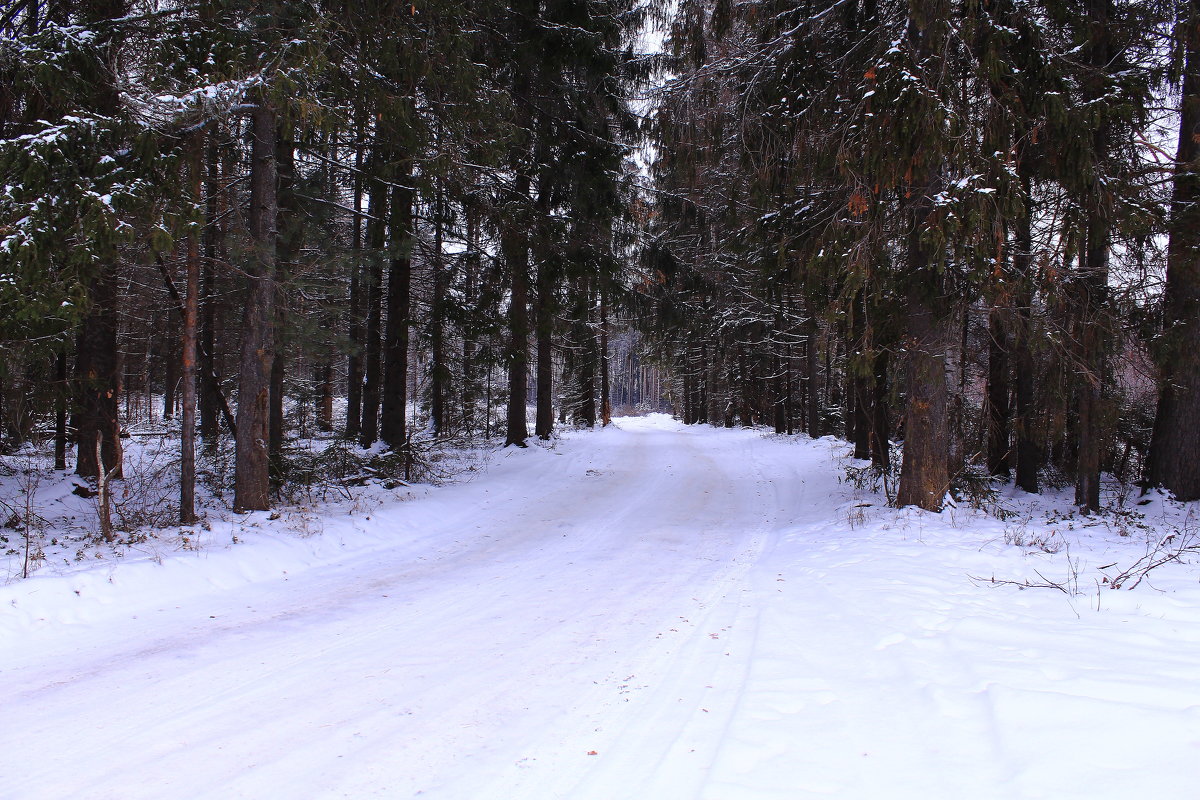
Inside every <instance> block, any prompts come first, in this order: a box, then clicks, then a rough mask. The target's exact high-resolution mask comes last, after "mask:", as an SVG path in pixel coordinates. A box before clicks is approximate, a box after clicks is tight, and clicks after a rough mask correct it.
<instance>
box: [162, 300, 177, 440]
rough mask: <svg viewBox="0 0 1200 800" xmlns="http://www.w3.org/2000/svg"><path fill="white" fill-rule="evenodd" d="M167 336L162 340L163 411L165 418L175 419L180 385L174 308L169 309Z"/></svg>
mask: <svg viewBox="0 0 1200 800" xmlns="http://www.w3.org/2000/svg"><path fill="white" fill-rule="evenodd" d="M166 321H167V324H166V337H165V338H164V340H163V342H162V354H163V413H162V418H163V419H164V420H172V419H175V407H176V405H177V402H176V393H175V389H176V388H177V387H178V386H179V359H178V358H177V357H176V355H177V354H178V352H179V347H178V345H179V337H180V332H179V323H178V321H177V320H176V316H175V311H174V309H168V310H167V320H166Z"/></svg>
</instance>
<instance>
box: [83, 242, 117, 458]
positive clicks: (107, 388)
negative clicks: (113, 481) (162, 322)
mask: <svg viewBox="0 0 1200 800" xmlns="http://www.w3.org/2000/svg"><path fill="white" fill-rule="evenodd" d="M88 296H89V299H90V300H91V306H90V309H89V311H88V314H87V316H86V317H85V318H84V320H83V326H82V327H81V329H80V331H79V337H78V344H77V346H76V367H75V374H76V380H77V383H78V393H79V396H78V399H77V401H76V408H77V413H76V423H75V429H76V434H75V439H76V442H77V444H78V446H77V447H76V448H75V454H76V459H75V472H76V473H77V474H78V475H80V476H82V477H84V478H99V477H101V468H100V465H98V464H97V463H96V446H95V444H96V441H97V439H101V440H102V441H103V447H102V448H101V453H102V456H101V457H102V458H103V460H104V464H103V472H104V473H105V474H107V473H110V472H112V473H113V477H114V478H120V477H121V429H120V424H119V422H118V420H117V408H118V402H119V398H120V393H121V374H122V362H121V357H120V351H119V350H118V349H117V327H118V321H117V320H118V307H117V306H118V291H117V274H116V265H115V264H105V265H103V266H102V267H101V268H100V274H98V275H97V276H96V277H95V278H94V279H93V280H92V283H91V290H90V291H89V293H88ZM114 470H115V472H114Z"/></svg>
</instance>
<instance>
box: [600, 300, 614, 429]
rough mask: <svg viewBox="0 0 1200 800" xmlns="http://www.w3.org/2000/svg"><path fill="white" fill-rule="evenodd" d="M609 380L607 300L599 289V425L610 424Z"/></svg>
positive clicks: (610, 388)
mask: <svg viewBox="0 0 1200 800" xmlns="http://www.w3.org/2000/svg"><path fill="white" fill-rule="evenodd" d="M610 383H611V379H610V376H609V370H608V300H607V297H606V296H605V292H604V287H603V286H602V287H601V288H600V425H601V426H602V427H603V426H606V425H608V424H609V423H610V422H612V397H611V394H610V393H611V391H612V387H611V386H610Z"/></svg>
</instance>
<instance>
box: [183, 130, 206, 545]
mask: <svg viewBox="0 0 1200 800" xmlns="http://www.w3.org/2000/svg"><path fill="white" fill-rule="evenodd" d="M190 150H191V152H190V156H191V158H190V160H189V163H188V168H189V178H190V179H191V180H190V183H191V193H192V200H193V201H194V202H197V203H198V202H200V193H201V186H202V185H203V179H204V172H203V165H202V163H201V158H202V156H203V153H204V137H203V136H202V135H197V136H196V137H195V138H194V140H193V141H192V143H191V147H190ZM185 274H186V279H185V283H186V287H187V294H185V295H184V299H183V315H182V316H183V336H182V342H181V344H182V351H181V354H180V356H181V357H180V365H181V367H182V372H183V374H182V376H181V377H182V386H181V389H182V394H183V408H182V418H183V433H182V435H181V437H180V442H179V450H180V454H179V521H180V522H181V523H183V524H184V525H190V524H191V523H193V522H195V521H196V349H197V328H198V322H199V320H198V317H199V313H200V234H199V231H197V230H195V229H192V230H191V231H189V232H188V237H187V259H186V261H185Z"/></svg>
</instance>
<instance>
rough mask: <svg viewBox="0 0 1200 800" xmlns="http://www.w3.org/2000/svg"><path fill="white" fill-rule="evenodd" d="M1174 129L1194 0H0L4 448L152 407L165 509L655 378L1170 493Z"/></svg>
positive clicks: (1194, 167)
mask: <svg viewBox="0 0 1200 800" xmlns="http://www.w3.org/2000/svg"><path fill="white" fill-rule="evenodd" d="M1198 159H1200V0H1079V1H1078V2H1062V0H907V1H906V0H812V1H811V2H810V1H809V0H677V2H666V1H665V0H651V1H650V2H645V0H513V1H512V2H498V1H497V0H477V2H468V1H467V0H426V1H425V2H411V3H409V2H402V3H397V2H391V0H365V1H364V2H353V3H349V2H337V1H330V2H325V1H324V0H303V1H302V2H281V1H275V0H264V1H263V2H246V1H245V0H200V2H195V3H190V2H143V1H140V0H137V1H135V0H11V1H10V2H9V3H7V4H5V6H4V10H3V11H0V185H2V186H3V189H2V191H0V449H2V451H3V452H4V453H6V454H13V453H17V452H20V451H22V449H26V450H27V449H29V448H33V449H35V450H37V451H38V452H42V451H43V450H44V451H45V452H47V453H48V452H49V450H50V448H53V453H54V460H55V466H56V468H58V469H60V470H63V469H66V470H73V471H74V473H75V474H76V475H77V476H78V477H79V479H80V480H81V482H82V483H81V486H80V489H81V490H83V491H87V492H95V493H98V494H99V496H100V498H101V500H102V501H103V498H104V496H105V493H106V492H108V491H111V487H110V482H114V481H115V482H118V484H119V482H120V481H121V480H122V470H123V458H122V450H123V447H124V446H125V442H127V441H128V439H127V437H128V436H129V435H130V431H131V430H132V429H134V428H135V427H137V426H141V428H142V429H148V430H165V431H169V435H170V437H171V439H172V441H176V442H177V448H178V449H177V453H178V456H177V467H175V468H174V469H175V472H174V475H175V478H174V480H177V481H178V486H179V502H178V519H179V521H181V522H184V523H189V522H192V521H194V520H195V519H196V516H197V500H196V497H197V488H196V487H197V481H198V477H197V476H198V474H199V475H200V476H201V477H200V478H199V480H201V481H203V480H208V481H210V482H215V483H217V484H220V485H219V486H218V487H217V488H218V489H220V490H221V491H222V492H225V493H226V494H227V495H228V497H229V502H230V504H231V506H232V508H233V510H234V511H239V512H240V511H255V510H267V509H270V508H271V507H272V506H273V504H275V503H277V502H278V498H279V493H280V492H281V491H283V490H285V489H286V488H287V486H288V485H289V483H290V482H293V481H299V480H305V479H306V478H305V475H304V470H305V465H304V464H301V463H300V460H299V459H298V458H297V457H296V456H295V453H294V449H293V444H294V443H295V442H296V441H298V440H301V439H314V438H325V439H328V440H330V441H337V442H340V443H341V444H340V445H339V448H338V452H339V453H342V454H343V455H345V456H346V457H347V458H350V459H352V460H353V461H354V464H355V466H352V467H350V468H347V472H346V475H347V476H349V477H359V478H361V475H362V470H363V468H364V465H367V463H368V461H370V469H371V470H373V471H372V473H371V474H373V475H384V474H385V473H387V472H388V471H389V470H390V471H391V472H390V476H393V477H398V478H403V479H408V478H410V477H411V474H412V473H413V472H414V470H418V471H419V469H420V467H421V465H422V464H423V463H425V462H426V461H428V459H429V457H430V453H431V452H432V448H434V447H438V446H446V445H447V443H449V446H453V445H454V443H456V442H465V441H475V440H478V439H480V438H481V437H482V438H483V439H487V440H490V439H491V438H492V437H495V438H496V444H500V443H501V442H500V439H501V438H502V440H503V444H504V445H505V446H519V447H524V446H526V444H527V442H528V441H529V440H533V439H549V438H551V437H553V436H554V435H555V430H556V428H561V427H563V426H582V427H596V426H603V425H606V424H608V422H609V420H610V418H611V417H612V416H613V415H614V414H627V413H636V412H639V411H668V412H671V413H674V414H675V415H676V416H677V417H678V418H679V419H681V420H682V421H683V422H684V423H687V424H689V425H691V424H708V425H712V426H726V427H733V426H767V427H770V428H773V430H774V431H775V432H777V433H779V434H783V435H793V434H803V435H807V436H810V437H814V438H816V437H821V436H834V437H839V438H841V439H844V440H846V441H847V442H850V443H852V444H853V448H854V455H855V456H856V457H857V458H859V459H863V460H864V461H869V462H870V465H871V466H870V467H869V469H866V470H865V473H864V474H867V475H868V478H869V479H870V480H874V481H877V482H878V485H880V486H882V487H883V489H884V490H885V491H886V492H887V494H888V499H889V500H890V501H891V502H892V503H894V504H895V505H896V506H900V507H903V506H917V507H919V508H922V509H926V510H929V511H939V510H940V509H941V508H942V507H943V504H944V503H945V501H946V497H947V495H948V493H951V494H953V493H956V492H971V491H973V490H975V489H974V488H973V487H978V486H986V485H990V484H992V483H994V482H996V481H1001V482H1004V481H1011V482H1015V485H1016V486H1018V487H1020V488H1021V489H1023V490H1024V491H1026V492H1031V493H1037V492H1038V491H1039V490H1040V489H1042V488H1043V487H1045V486H1057V487H1061V486H1071V485H1074V486H1075V492H1076V505H1077V506H1078V507H1079V508H1080V509H1081V510H1082V511H1083V512H1084V513H1090V512H1098V511H1101V510H1102V507H1103V503H1102V498H1101V491H1100V490H1101V476H1102V475H1111V476H1113V478H1115V479H1116V480H1118V481H1120V482H1122V483H1124V484H1129V485H1140V486H1143V487H1161V488H1163V489H1165V490H1167V491H1169V492H1171V493H1173V494H1174V496H1175V497H1176V498H1177V499H1179V500H1193V499H1197V498H1200V468H1198V466H1197V460H1196V455H1197V454H1200V250H1198V248H1200V206H1198V205H1197V201H1198V199H1200V161H1198ZM221 454H232V455H231V459H232V465H233V467H232V469H231V470H229V471H217V470H214V469H210V468H208V467H207V466H206V465H209V464H211V463H215V462H216V461H217V460H218V459H220V458H223V457H224V456H222V455H221ZM347 454H348V455H347ZM5 468H6V469H8V468H9V467H8V466H7V465H6V467H5ZM308 468H309V469H310V470H311V469H313V467H312V466H311V465H309V467H308ZM315 468H316V469H328V465H324V466H322V465H319V464H318V465H317V467H315ZM221 496H225V495H224V494H222V495H221ZM100 508H101V524H100V528H99V530H100V534H101V535H102V536H104V537H105V538H107V539H110V540H111V539H112V537H113V536H114V534H113V531H112V528H111V522H108V523H107V525H106V523H105V520H104V519H103V514H104V503H103V502H101V503H100Z"/></svg>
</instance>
